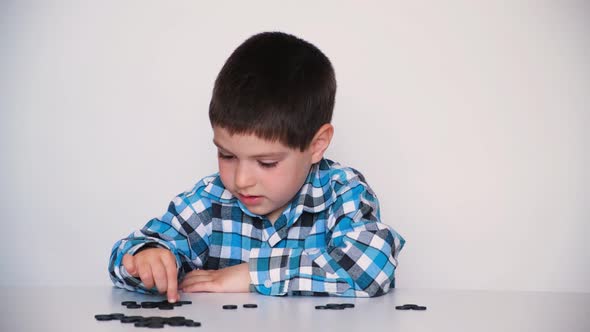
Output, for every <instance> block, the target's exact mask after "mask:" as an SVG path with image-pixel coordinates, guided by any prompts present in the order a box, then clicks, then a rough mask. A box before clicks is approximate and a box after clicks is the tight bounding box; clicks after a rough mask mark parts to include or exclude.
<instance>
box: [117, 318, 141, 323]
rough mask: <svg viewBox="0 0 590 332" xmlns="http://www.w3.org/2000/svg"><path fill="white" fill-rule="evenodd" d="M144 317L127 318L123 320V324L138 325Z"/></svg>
mask: <svg viewBox="0 0 590 332" xmlns="http://www.w3.org/2000/svg"><path fill="white" fill-rule="evenodd" d="M142 319H143V317H141V316H125V317H123V318H121V323H137V322H139V321H141V320H142Z"/></svg>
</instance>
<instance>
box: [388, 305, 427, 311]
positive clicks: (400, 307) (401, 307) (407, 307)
mask: <svg viewBox="0 0 590 332" xmlns="http://www.w3.org/2000/svg"><path fill="white" fill-rule="evenodd" d="M395 309H397V310H419V311H424V310H426V307H424V306H419V305H417V304H404V305H398V306H397V307H395Z"/></svg>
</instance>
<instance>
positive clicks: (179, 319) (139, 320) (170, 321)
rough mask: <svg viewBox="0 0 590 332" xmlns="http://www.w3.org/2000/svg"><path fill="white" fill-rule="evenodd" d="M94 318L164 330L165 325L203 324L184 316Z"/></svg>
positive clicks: (102, 315)
mask: <svg viewBox="0 0 590 332" xmlns="http://www.w3.org/2000/svg"><path fill="white" fill-rule="evenodd" d="M94 318H95V319H96V320H98V321H111V320H120V321H121V323H133V324H134V326H135V327H148V328H158V329H159V328H163V327H164V326H165V325H168V326H189V327H198V326H201V322H195V321H194V320H192V319H187V318H185V317H184V316H175V317H159V316H152V317H143V316H125V315H124V314H120V313H114V314H99V315H94Z"/></svg>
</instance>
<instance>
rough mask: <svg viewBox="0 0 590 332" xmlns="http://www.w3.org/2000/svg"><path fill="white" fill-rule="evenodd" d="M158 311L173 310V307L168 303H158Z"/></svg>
mask: <svg viewBox="0 0 590 332" xmlns="http://www.w3.org/2000/svg"><path fill="white" fill-rule="evenodd" d="M158 309H160V310H172V309H174V305H173V304H170V303H160V305H159V306H158Z"/></svg>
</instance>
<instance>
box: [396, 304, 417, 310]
mask: <svg viewBox="0 0 590 332" xmlns="http://www.w3.org/2000/svg"><path fill="white" fill-rule="evenodd" d="M412 308H413V307H411V306H410V307H408V306H405V305H398V306H397V307H395V309H397V310H410V309H412Z"/></svg>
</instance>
